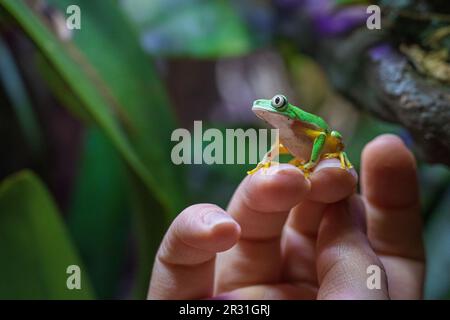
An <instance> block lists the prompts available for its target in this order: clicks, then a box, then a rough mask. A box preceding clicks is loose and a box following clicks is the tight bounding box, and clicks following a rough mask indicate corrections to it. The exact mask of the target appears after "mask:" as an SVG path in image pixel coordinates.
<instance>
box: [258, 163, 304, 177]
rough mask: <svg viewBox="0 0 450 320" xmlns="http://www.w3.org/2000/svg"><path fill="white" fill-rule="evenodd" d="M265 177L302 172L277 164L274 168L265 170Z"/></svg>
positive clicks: (288, 165)
mask: <svg viewBox="0 0 450 320" xmlns="http://www.w3.org/2000/svg"><path fill="white" fill-rule="evenodd" d="M266 173H267V175H276V174H292V173H302V171H301V170H300V169H299V168H297V167H295V166H293V165H290V164H277V165H275V166H272V167H270V168H269V169H267V172H266Z"/></svg>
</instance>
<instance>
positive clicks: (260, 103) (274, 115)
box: [252, 94, 295, 125]
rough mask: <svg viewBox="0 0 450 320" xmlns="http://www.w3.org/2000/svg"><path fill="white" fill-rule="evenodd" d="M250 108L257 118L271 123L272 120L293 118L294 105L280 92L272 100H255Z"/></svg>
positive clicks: (272, 122) (272, 123)
mask: <svg viewBox="0 0 450 320" xmlns="http://www.w3.org/2000/svg"><path fill="white" fill-rule="evenodd" d="M252 110H253V112H254V113H255V114H256V115H257V116H258V117H259V118H261V119H263V120H265V121H267V122H268V123H270V124H271V125H274V122H279V121H283V120H284V121H286V120H289V119H295V112H294V106H293V105H291V104H290V103H289V102H288V100H287V99H286V97H285V96H283V95H281V94H277V95H276V96H274V97H273V98H272V100H267V99H259V100H255V101H254V102H253V107H252Z"/></svg>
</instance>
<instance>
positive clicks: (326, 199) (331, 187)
mask: <svg viewBox="0 0 450 320" xmlns="http://www.w3.org/2000/svg"><path fill="white" fill-rule="evenodd" d="M310 180H311V191H310V193H309V195H308V198H309V199H310V200H312V201H317V202H323V203H333V202H337V201H340V200H342V199H344V198H346V197H348V196H350V195H351V194H352V193H353V192H354V190H355V188H356V185H357V182H358V175H357V173H356V171H355V170H354V169H353V168H352V169H342V168H341V163H340V161H339V160H337V159H327V160H323V161H321V162H319V163H318V164H317V166H316V168H315V170H314V172H313V173H312V175H311V178H310Z"/></svg>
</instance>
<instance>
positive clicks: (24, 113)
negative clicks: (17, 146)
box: [0, 38, 42, 155]
mask: <svg viewBox="0 0 450 320" xmlns="http://www.w3.org/2000/svg"><path fill="white" fill-rule="evenodd" d="M0 83H2V85H3V88H4V90H5V92H6V94H7V95H8V98H9V100H10V102H11V105H12V106H13V109H14V112H15V113H16V116H17V120H18V122H19V124H20V126H21V129H22V132H23V134H24V136H25V138H26V140H27V142H28V144H29V147H30V148H31V149H32V150H33V152H34V154H35V155H38V154H39V153H40V152H41V147H42V137H41V136H42V135H41V131H40V128H39V124H38V122H37V119H36V116H35V114H34V110H33V107H32V105H31V102H30V98H29V96H28V92H27V90H26V89H25V84H24V83H23V81H22V78H21V76H20V74H19V70H18V68H17V66H16V63H15V61H14V58H13V56H12V53H11V52H10V50H9V48H8V47H7V45H6V44H5V43H4V42H3V40H2V39H1V38H0Z"/></svg>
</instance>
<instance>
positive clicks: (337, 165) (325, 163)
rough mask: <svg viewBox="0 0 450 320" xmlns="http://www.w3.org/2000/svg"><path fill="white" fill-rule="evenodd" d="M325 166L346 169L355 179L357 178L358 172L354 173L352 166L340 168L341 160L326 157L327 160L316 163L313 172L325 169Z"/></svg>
mask: <svg viewBox="0 0 450 320" xmlns="http://www.w3.org/2000/svg"><path fill="white" fill-rule="evenodd" d="M326 168H339V169H342V170H346V171H347V172H348V173H350V174H351V175H352V176H353V177H354V178H355V179H356V180H358V174H357V173H356V171H355V169H353V168H351V169H346V168H342V166H341V162H340V161H339V160H337V159H327V160H322V161H320V162H319V163H318V164H317V165H316V167H315V168H314V171H313V172H319V171H320V170H322V169H326Z"/></svg>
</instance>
